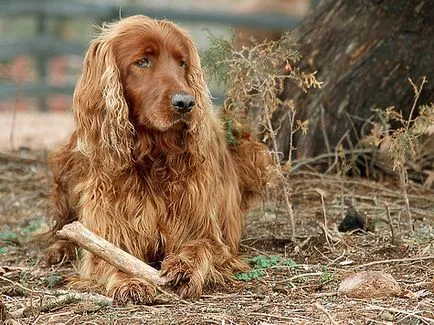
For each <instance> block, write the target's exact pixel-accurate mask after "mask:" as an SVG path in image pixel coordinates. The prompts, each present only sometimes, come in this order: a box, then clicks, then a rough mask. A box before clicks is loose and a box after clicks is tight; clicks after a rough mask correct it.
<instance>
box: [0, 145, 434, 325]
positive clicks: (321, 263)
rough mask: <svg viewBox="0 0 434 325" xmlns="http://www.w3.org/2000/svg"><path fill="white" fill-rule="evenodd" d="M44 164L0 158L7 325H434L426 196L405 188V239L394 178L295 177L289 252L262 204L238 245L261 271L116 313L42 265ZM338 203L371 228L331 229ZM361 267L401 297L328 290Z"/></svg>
mask: <svg viewBox="0 0 434 325" xmlns="http://www.w3.org/2000/svg"><path fill="white" fill-rule="evenodd" d="M45 159H46V158H45V154H40V153H38V154H34V153H33V152H26V155H25V156H23V155H18V154H10V153H5V152H3V153H1V154H0V319H1V317H3V319H5V323H7V324H434V282H433V281H434V195H433V194H434V193H433V191H432V190H426V189H423V188H422V187H421V186H419V185H416V184H411V187H410V189H409V193H410V196H409V199H410V204H411V212H412V216H413V218H414V220H415V223H414V225H415V231H414V234H413V235H410V234H409V233H408V228H409V227H408V220H407V218H406V217H404V214H403V213H402V211H403V207H404V200H403V198H402V196H401V194H400V191H399V189H398V186H397V184H396V183H395V182H392V181H383V182H382V183H374V182H371V181H367V180H364V179H355V178H346V179H344V180H342V179H341V178H339V177H336V176H333V175H321V174H317V173H314V172H307V171H304V172H297V173H294V174H293V175H292V176H291V186H292V189H293V191H292V193H293V194H292V202H293V205H294V212H295V215H296V221H297V224H296V229H297V240H298V248H295V247H294V245H293V244H292V243H291V242H290V240H289V237H290V226H289V222H288V220H287V218H286V217H285V216H284V215H283V214H282V215H280V214H279V213H276V206H277V207H279V203H278V202H276V203H274V204H271V203H268V204H266V206H265V208H264V209H260V210H256V211H252V212H251V213H250V214H249V215H248V217H247V222H246V231H245V235H244V238H243V241H242V253H243V254H244V255H245V256H246V258H252V257H256V261H258V260H261V261H263V262H264V261H265V264H263V265H262V267H263V268H262V269H260V268H259V266H258V265H256V266H255V265H253V270H252V271H251V272H249V273H248V274H247V276H246V277H244V281H237V282H235V283H233V284H230V285H228V286H227V287H225V288H223V287H222V288H212V289H209V290H207V291H206V292H205V293H204V295H203V296H202V297H201V298H200V299H199V300H196V301H184V300H179V299H175V298H174V297H173V296H172V297H168V296H165V295H164V294H162V295H161V296H160V297H159V302H158V303H157V304H154V305H152V306H127V307H116V306H113V305H112V304H111V300H110V299H108V298H106V297H104V296H103V295H100V294H99V293H96V292H91V293H86V292H78V291H71V290H70V289H68V288H67V283H66V282H67V281H66V278H67V277H69V276H72V275H74V274H75V271H74V267H73V265H71V264H70V263H64V264H63V265H60V266H56V267H51V268H48V267H45V266H44V262H43V254H42V250H41V248H40V247H39V246H38V244H37V243H35V242H34V238H35V236H36V235H37V234H39V233H41V232H44V231H46V230H47V223H48V221H47V220H46V218H45V214H46V204H47V192H48V189H49V183H50V181H49V171H48V169H47V166H46V164H45ZM321 197H323V200H324V204H322V200H321ZM342 200H344V201H348V200H351V201H352V202H353V205H354V207H355V208H356V209H357V210H358V211H359V212H360V213H364V214H366V215H367V216H368V217H369V218H371V219H372V220H374V223H375V231H374V232H357V233H346V234H343V233H339V232H338V231H337V230H336V228H337V224H338V223H339V222H340V221H341V219H342V216H343V215H344V214H345V211H346V207H343V206H342V204H341V202H342ZM386 204H387V206H388V207H389V211H390V217H391V219H392V221H393V222H392V227H391V225H390V224H388V222H387V220H388V217H387V213H386V208H385V206H386ZM400 215H402V216H401V218H399V216H400ZM399 219H401V220H399ZM324 223H326V226H325V227H322V226H321V224H324ZM391 228H392V229H393V231H394V237H395V238H393V240H392V237H391ZM324 229H327V231H324ZM276 256H277V257H276ZM256 264H258V263H256ZM362 270H380V271H383V272H386V273H389V274H391V275H392V276H393V277H394V278H395V279H396V280H397V281H398V283H399V285H400V286H401V289H402V290H403V293H402V295H401V296H398V297H388V298H382V299H350V298H346V297H343V296H340V295H338V294H337V289H338V286H339V283H340V281H341V280H342V279H344V278H345V277H346V276H347V275H349V274H352V273H354V272H357V271H362ZM2 310H3V311H2ZM2 313H3V315H2ZM0 323H1V321H0Z"/></svg>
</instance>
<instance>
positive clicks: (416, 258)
mask: <svg viewBox="0 0 434 325" xmlns="http://www.w3.org/2000/svg"><path fill="white" fill-rule="evenodd" d="M424 260H434V255H429V256H420V257H410V258H396V259H390V260H381V261H373V262H370V263H366V264H360V265H355V266H353V269H360V268H363V267H366V266H372V265H377V264H388V263H397V262H415V261H424Z"/></svg>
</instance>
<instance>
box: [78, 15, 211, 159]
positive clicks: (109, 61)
mask: <svg viewBox="0 0 434 325" xmlns="http://www.w3.org/2000/svg"><path fill="white" fill-rule="evenodd" d="M74 110H75V116H76V122H77V123H76V124H77V131H76V132H77V138H78V148H79V149H80V150H81V151H83V152H85V153H87V154H92V153H94V154H98V155H100V156H101V154H102V156H107V155H109V156H110V157H111V158H112V160H113V161H114V162H122V161H125V162H126V161H129V160H130V153H131V149H132V148H133V146H134V134H135V132H137V131H138V130H140V129H142V128H145V129H147V130H151V131H152V130H154V131H156V132H160V133H161V132H171V131H174V132H178V131H181V130H182V131H183V132H185V131H187V132H188V130H194V129H195V128H196V126H197V125H198V124H200V123H199V122H200V121H202V120H203V119H204V117H205V116H206V115H207V114H210V110H211V104H210V101H209V94H208V90H207V87H206V84H205V80H204V76H203V71H202V69H201V67H200V61H199V56H198V52H197V49H196V47H195V45H194V43H193V41H192V40H191V38H190V37H189V36H188V35H187V34H186V33H185V32H184V31H182V30H181V29H180V28H178V27H177V26H176V25H175V24H173V23H171V22H168V21H158V20H154V19H150V18H148V17H145V16H132V17H129V18H126V19H123V20H120V21H119V22H116V23H112V24H107V25H105V26H104V27H103V28H102V30H101V33H100V35H99V37H98V38H97V39H95V40H94V41H93V42H92V43H91V45H90V48H89V50H88V52H87V54H86V58H85V62H84V67H83V75H82V77H81V79H80V81H79V82H78V84H77V87H76V91H75V93H74ZM103 150H105V151H106V152H104V153H102V152H101V151H103Z"/></svg>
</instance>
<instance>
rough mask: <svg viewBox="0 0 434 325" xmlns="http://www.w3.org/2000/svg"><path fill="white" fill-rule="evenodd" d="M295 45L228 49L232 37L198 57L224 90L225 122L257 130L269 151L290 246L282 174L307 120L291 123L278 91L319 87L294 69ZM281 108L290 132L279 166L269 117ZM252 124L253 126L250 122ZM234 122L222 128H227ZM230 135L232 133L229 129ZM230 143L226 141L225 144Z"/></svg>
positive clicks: (291, 110)
mask: <svg viewBox="0 0 434 325" xmlns="http://www.w3.org/2000/svg"><path fill="white" fill-rule="evenodd" d="M296 45H297V44H296V41H295V39H294V38H293V37H292V35H291V34H290V33H286V34H284V35H283V36H282V38H281V39H280V40H278V41H267V42H263V43H255V44H254V45H253V46H252V47H250V48H246V47H243V48H242V49H241V50H237V49H236V48H235V47H234V46H233V38H232V39H231V40H225V39H223V38H220V37H211V46H210V47H209V49H208V50H206V51H205V52H204V53H203V55H202V62H203V64H204V66H205V68H206V69H207V71H208V72H209V73H210V74H211V76H213V77H214V79H215V80H216V81H217V82H218V83H224V84H225V85H226V87H227V100H226V102H225V112H226V113H227V116H228V118H230V119H231V117H234V120H235V121H238V122H241V123H238V124H250V125H256V126H259V127H257V128H256V130H257V131H259V133H261V134H262V140H263V141H264V142H267V143H268V144H269V145H270V146H271V148H272V151H271V154H272V160H273V163H274V164H273V165H274V166H273V168H272V170H271V175H273V176H275V177H273V181H272V182H270V183H271V184H270V185H272V186H279V187H280V188H281V190H282V193H283V198H284V202H285V205H286V209H287V213H288V217H289V220H290V223H291V228H292V231H291V240H292V241H293V242H295V220H294V213H293V210H292V205H291V202H290V199H289V197H290V193H291V188H290V185H289V183H288V181H287V179H286V176H285V174H286V172H287V171H289V170H290V169H291V156H292V153H293V151H294V150H295V148H294V146H293V136H294V134H295V133H296V132H298V131H301V132H302V133H306V132H307V129H308V121H299V120H296V108H295V106H294V102H293V101H292V100H291V99H284V100H282V99H281V95H282V92H283V90H284V88H285V85H287V83H288V82H293V83H295V85H297V86H298V87H300V88H301V89H303V91H305V92H306V91H308V89H309V88H312V87H314V88H315V87H318V88H319V87H320V86H321V82H318V81H317V80H316V78H315V73H316V72H313V73H305V72H303V71H301V70H300V69H299V68H298V67H297V63H298V62H300V59H301V56H300V54H299V53H298V51H297V49H296ZM281 107H283V108H285V109H286V116H285V118H288V120H289V125H290V127H291V129H290V133H289V158H288V161H287V162H286V163H285V164H284V163H283V161H282V160H283V156H282V154H281V152H279V150H278V143H277V140H276V133H277V130H278V129H279V127H280V126H279V125H277V126H276V125H273V123H272V117H273V113H274V112H275V111H276V110H277V109H278V108H281ZM251 120H253V121H251ZM235 124H236V123H232V122H231V123H226V126H228V125H230V126H231V127H232V128H234V127H236V125H235ZM228 133H229V134H232V130H229V132H228ZM229 140H230V139H229Z"/></svg>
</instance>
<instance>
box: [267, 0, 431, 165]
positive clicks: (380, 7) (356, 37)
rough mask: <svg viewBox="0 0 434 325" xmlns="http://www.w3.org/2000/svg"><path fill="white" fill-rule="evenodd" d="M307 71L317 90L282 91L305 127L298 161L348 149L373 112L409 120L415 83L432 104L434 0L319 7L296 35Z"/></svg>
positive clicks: (341, 0) (328, 1)
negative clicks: (400, 115) (387, 112)
mask: <svg viewBox="0 0 434 325" xmlns="http://www.w3.org/2000/svg"><path fill="white" fill-rule="evenodd" d="M296 35H297V37H298V39H299V43H300V52H301V54H302V55H303V57H304V62H303V65H304V67H303V68H305V70H309V71H313V70H317V71H318V73H317V79H318V80H320V81H323V82H324V84H323V87H322V89H313V90H311V91H309V92H308V93H307V94H306V93H303V92H302V91H300V90H299V89H297V88H296V87H293V86H292V85H290V84H287V85H286V87H285V91H284V93H283V96H284V97H286V98H293V99H294V100H295V104H296V109H297V114H298V117H297V119H301V120H305V119H308V120H309V132H308V134H307V135H306V136H302V135H300V136H297V137H296V139H295V141H296V142H295V146H296V148H297V152H296V155H297V157H298V158H302V157H312V156H316V155H319V154H321V153H325V152H333V151H334V149H335V148H336V147H337V146H338V145H339V144H341V143H342V144H343V145H344V147H346V148H354V147H355V146H356V144H357V142H358V140H359V139H360V138H361V137H363V135H364V134H363V133H365V134H366V132H367V131H368V130H367V129H366V128H365V126H366V121H367V120H368V119H369V118H370V117H371V116H372V115H373V111H372V110H373V109H375V108H383V109H384V108H387V107H390V106H395V107H396V109H397V110H398V111H402V112H403V114H404V116H406V115H407V116H408V114H409V111H410V108H411V105H412V103H413V99H414V93H413V90H412V87H411V86H410V84H409V82H408V78H411V79H412V80H413V81H414V82H415V83H417V82H420V79H421V77H422V76H427V79H428V84H427V85H425V87H424V91H423V92H422V94H421V96H420V99H419V103H429V102H433V101H434V91H433V90H434V1H432V0H364V1H350V0H323V1H322V2H321V4H320V5H319V6H318V7H317V8H316V9H315V10H314V11H313V12H311V13H310V14H309V15H308V16H307V17H306V18H305V20H304V21H303V22H302V24H301V25H300V27H299V28H297V30H296ZM285 113H286V112H285V111H284V110H283V109H280V110H278V111H277V112H276V114H275V116H274V124H275V127H276V128H277V127H279V126H280V129H279V132H278V135H277V137H278V143H279V150H281V151H282V152H283V154H284V155H285V157H288V152H289V132H290V126H289V123H288V120H287V119H285V116H286V115H285Z"/></svg>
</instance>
